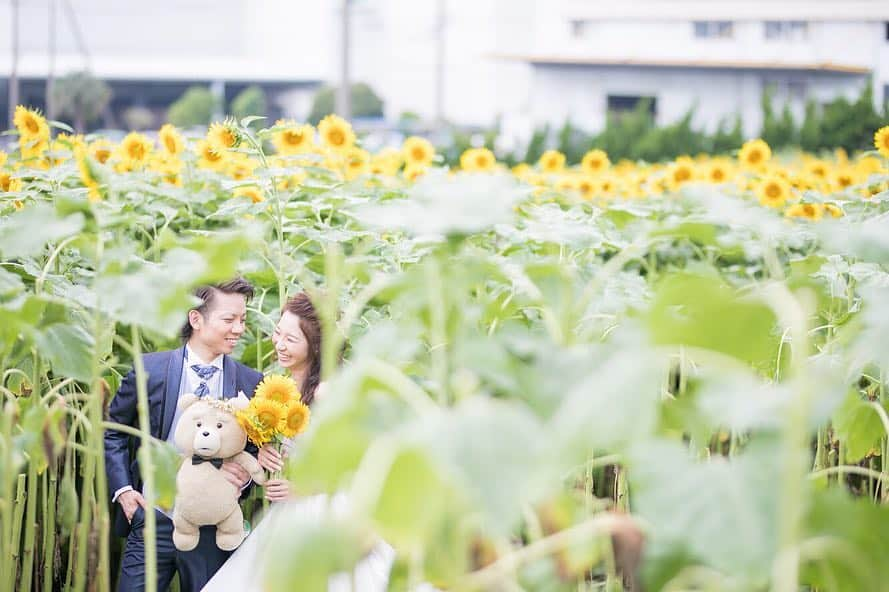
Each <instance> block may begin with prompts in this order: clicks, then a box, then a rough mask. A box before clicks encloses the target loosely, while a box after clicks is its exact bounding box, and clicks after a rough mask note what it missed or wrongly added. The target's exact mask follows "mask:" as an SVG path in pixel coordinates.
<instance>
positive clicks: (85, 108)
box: [53, 72, 112, 133]
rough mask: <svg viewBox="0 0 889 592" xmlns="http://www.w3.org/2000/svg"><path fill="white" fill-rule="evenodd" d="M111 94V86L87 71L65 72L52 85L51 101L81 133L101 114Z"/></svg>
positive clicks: (60, 113)
mask: <svg viewBox="0 0 889 592" xmlns="http://www.w3.org/2000/svg"><path fill="white" fill-rule="evenodd" d="M111 94H112V93H111V87H110V86H108V84H106V83H105V81H103V80H99V79H98V78H96V77H95V76H93V75H92V74H90V73H89V72H73V73H71V74H67V75H66V76H63V77H61V78H59V79H58V80H56V81H55V83H54V85H53V101H54V103H55V106H56V109H57V110H58V113H59V115H60V116H62V117H70V118H71V121H72V122H73V124H74V129H75V130H76V131H78V132H81V133H82V132H85V131H86V126H87V125H88V124H90V123H92V122H93V121H95V120H96V119H98V117H99V116H100V115H101V114H102V111H104V110H105V107H107V106H108V103H109V102H110V101H111Z"/></svg>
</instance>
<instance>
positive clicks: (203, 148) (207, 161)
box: [195, 140, 228, 171]
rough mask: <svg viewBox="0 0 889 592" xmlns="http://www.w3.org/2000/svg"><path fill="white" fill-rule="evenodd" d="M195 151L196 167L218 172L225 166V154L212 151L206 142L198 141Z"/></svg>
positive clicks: (211, 147)
mask: <svg viewBox="0 0 889 592" xmlns="http://www.w3.org/2000/svg"><path fill="white" fill-rule="evenodd" d="M195 150H196V152H197V154H198V166H199V167H201V168H205V169H213V170H216V171H218V170H221V169H222V168H223V167H224V166H225V163H226V162H227V160H228V159H227V158H226V156H225V154H223V153H222V152H217V151H216V150H214V149H213V146H211V145H210V143H209V142H207V141H206V140H199V141H198V143H197V145H196V146H195Z"/></svg>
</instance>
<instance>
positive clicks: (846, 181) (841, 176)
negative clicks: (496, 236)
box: [833, 169, 856, 191]
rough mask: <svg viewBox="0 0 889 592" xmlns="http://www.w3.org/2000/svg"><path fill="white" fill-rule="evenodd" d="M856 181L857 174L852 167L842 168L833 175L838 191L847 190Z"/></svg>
mask: <svg viewBox="0 0 889 592" xmlns="http://www.w3.org/2000/svg"><path fill="white" fill-rule="evenodd" d="M855 183H856V181H855V174H854V172H853V171H851V170H850V169H841V170H839V171H837V172H836V173H834V175H833V185H834V187H836V189H837V191H845V190H846V189H848V188H849V187H851V186H852V185H855Z"/></svg>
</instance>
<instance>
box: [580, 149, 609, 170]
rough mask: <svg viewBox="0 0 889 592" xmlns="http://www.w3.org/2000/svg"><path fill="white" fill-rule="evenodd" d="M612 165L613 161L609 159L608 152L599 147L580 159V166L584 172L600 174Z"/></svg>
mask: <svg viewBox="0 0 889 592" xmlns="http://www.w3.org/2000/svg"><path fill="white" fill-rule="evenodd" d="M610 166H611V161H610V160H609V159H608V153H607V152H605V151H604V150H599V149H598V148H596V149H594V150H590V151H589V152H587V153H586V154H584V155H583V159H582V160H581V161H580V168H582V169H583V172H585V173H588V174H590V175H598V174H599V173H602V172H605V171H607V170H608V167H610Z"/></svg>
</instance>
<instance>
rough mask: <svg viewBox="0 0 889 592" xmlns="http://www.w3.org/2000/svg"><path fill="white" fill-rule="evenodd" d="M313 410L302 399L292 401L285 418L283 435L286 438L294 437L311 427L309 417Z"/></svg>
mask: <svg viewBox="0 0 889 592" xmlns="http://www.w3.org/2000/svg"><path fill="white" fill-rule="evenodd" d="M310 417H311V412H310V411H309V407H308V406H307V405H306V404H305V403H303V402H302V401H291V402H290V404H289V405H287V409H286V415H285V418H284V427H283V429H282V430H281V435H283V436H284V437H285V438H292V437H294V436H296V435H297V434H301V433H303V432H304V431H306V428H307V427H309V418H310Z"/></svg>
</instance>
